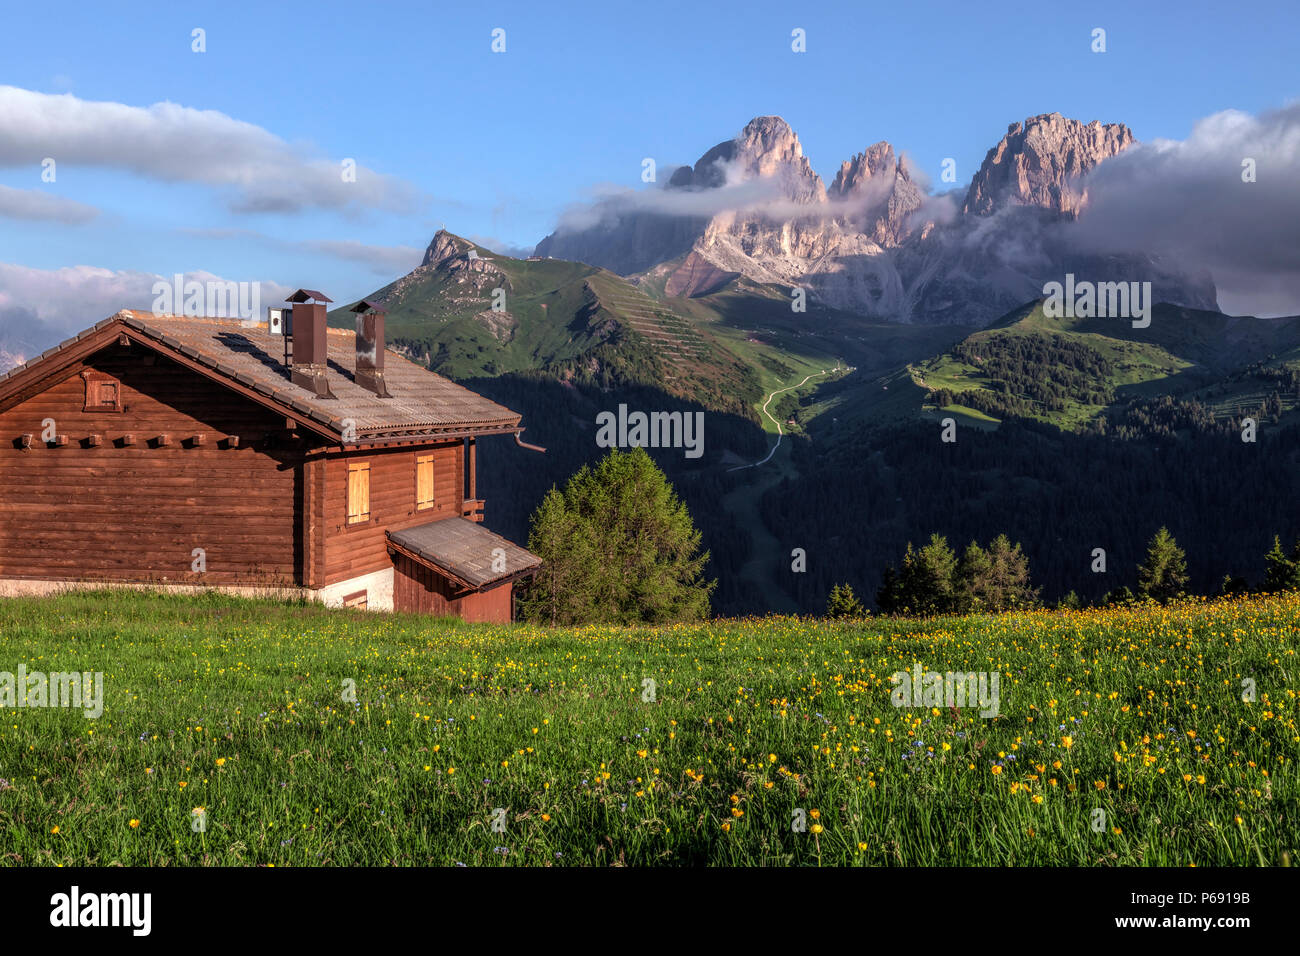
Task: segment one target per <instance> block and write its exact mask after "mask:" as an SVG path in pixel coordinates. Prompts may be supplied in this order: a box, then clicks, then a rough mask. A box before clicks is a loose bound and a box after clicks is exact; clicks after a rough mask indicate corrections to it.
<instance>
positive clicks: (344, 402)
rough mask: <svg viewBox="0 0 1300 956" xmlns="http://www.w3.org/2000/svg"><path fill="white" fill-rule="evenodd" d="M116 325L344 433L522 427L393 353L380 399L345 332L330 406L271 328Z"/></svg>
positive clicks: (176, 321)
mask: <svg viewBox="0 0 1300 956" xmlns="http://www.w3.org/2000/svg"><path fill="white" fill-rule="evenodd" d="M113 318H114V319H120V320H121V321H122V322H124V323H125V324H126V325H127V326H129V327H130V328H132V329H135V330H136V331H138V332H142V333H143V334H145V335H147V336H149V337H150V338H152V339H156V340H157V341H159V342H161V343H163V344H164V345H166V346H168V347H169V348H173V349H175V350H177V351H179V352H180V353H181V354H183V355H186V356H188V357H190V358H192V359H194V360H195V361H197V362H200V363H201V364H203V365H206V366H208V367H210V368H212V369H213V370H214V371H216V372H219V373H220V374H221V375H223V376H226V377H228V378H231V379H233V380H234V381H237V382H239V383H240V384H242V385H245V386H247V387H250V388H253V389H256V390H257V391H258V392H259V393H261V394H263V395H266V396H267V397H268V398H270V399H272V400H273V401H276V402H278V403H280V404H282V405H285V406H286V407H289V408H293V409H295V410H297V411H299V412H300V413H302V414H305V415H309V416H310V417H311V418H313V419H315V420H316V421H319V422H322V423H324V424H328V425H331V426H332V427H334V428H336V429H340V428H341V427H342V422H343V420H344V419H351V420H352V422H353V425H354V428H355V429H356V432H357V434H358V435H364V434H390V433H391V434H397V433H408V432H410V433H420V432H421V431H422V430H427V429H436V428H446V427H450V426H458V427H465V428H474V427H499V426H512V425H517V424H518V423H519V419H520V416H519V414H518V413H516V412H512V411H511V410H510V409H508V408H506V407H505V406H504V405H498V404H497V403H496V402H494V401H491V400H490V399H487V398H484V397H483V396H482V395H479V394H478V393H477V392H472V391H470V390H469V389H467V388H464V387H463V386H460V385H457V384H456V383H455V382H452V381H450V380H449V379H446V378H443V377H442V376H441V375H438V374H436V373H434V372H430V371H429V370H428V369H425V368H421V367H420V366H419V365H416V364H415V363H414V362H410V361H408V360H407V359H405V358H403V357H402V356H400V355H398V354H397V353H396V352H393V351H392V350H387V351H386V352H385V356H384V378H385V380H386V382H387V384H388V391H389V393H390V395H391V397H390V398H380V397H379V396H378V395H376V394H375V393H374V392H372V391H370V390H369V389H366V388H363V387H362V386H360V385H358V384H356V382H355V381H354V376H355V373H356V362H357V354H356V333H354V332H352V331H349V330H346V329H330V330H329V333H328V335H327V336H326V339H327V343H328V356H327V357H328V362H329V371H328V373H327V374H328V377H329V385H330V390H331V391H332V392H333V393H334V396H335V398H334V399H333V400H331V399H322V398H318V397H317V396H316V395H315V394H314V393H313V392H312V391H310V390H309V389H306V388H303V387H302V386H300V385H294V384H293V383H292V382H291V381H290V379H289V369H288V366H286V365H285V364H284V338H283V337H282V336H279V335H272V334H271V333H270V331H269V330H268V329H267V327H266V326H265V325H253V324H247V323H243V322H240V321H239V320H237V319H202V318H187V317H183V316H174V315H166V316H160V315H154V314H153V313H150V312H132V311H129V310H128V311H123V312H119V313H118V314H117V315H115V316H113ZM103 324H104V323H100V325H97V326H96V328H99V327H100V326H102V325H103ZM72 341H75V340H72ZM64 344H65V345H66V344H67V343H64ZM59 347H60V348H62V346H59ZM29 364H30V363H29ZM15 371H16V370H15Z"/></svg>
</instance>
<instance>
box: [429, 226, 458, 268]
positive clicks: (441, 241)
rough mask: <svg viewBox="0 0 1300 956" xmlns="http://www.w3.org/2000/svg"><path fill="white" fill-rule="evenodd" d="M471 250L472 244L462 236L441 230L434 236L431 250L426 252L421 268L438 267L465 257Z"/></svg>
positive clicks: (430, 246) (430, 245)
mask: <svg viewBox="0 0 1300 956" xmlns="http://www.w3.org/2000/svg"><path fill="white" fill-rule="evenodd" d="M469 249H470V244H469V243H468V242H466V241H465V240H464V239H462V238H460V236H456V235H453V234H452V233H450V232H448V231H447V230H446V229H439V230H438V231H437V232H435V233H434V234H433V240H432V241H431V242H430V243H429V248H427V249H425V250H424V259H423V261H422V262H421V263H420V265H421V266H436V265H439V264H441V263H443V262H446V261H447V260H448V259H454V258H456V257H457V256H463V255H464V254H465V253H466V252H468V251H469Z"/></svg>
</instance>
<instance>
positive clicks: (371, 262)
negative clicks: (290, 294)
mask: <svg viewBox="0 0 1300 956" xmlns="http://www.w3.org/2000/svg"><path fill="white" fill-rule="evenodd" d="M289 245H292V246H294V247H296V248H300V249H305V250H307V251H309V252H317V253H320V254H321V255H326V256H332V257H333V258H335V259H342V260H343V261H344V262H353V263H361V264H363V265H365V266H368V267H369V269H370V271H371V272H372V273H374V274H375V275H380V276H404V275H406V274H407V273H408V272H410V271H411V270H412V269H414V268H415V267H416V266H418V265H419V264H420V260H421V259H423V258H424V250H423V249H417V248H415V247H414V246H370V245H366V244H365V243H364V242H359V241H357V240H356V239H308V240H303V241H301V242H291V243H289Z"/></svg>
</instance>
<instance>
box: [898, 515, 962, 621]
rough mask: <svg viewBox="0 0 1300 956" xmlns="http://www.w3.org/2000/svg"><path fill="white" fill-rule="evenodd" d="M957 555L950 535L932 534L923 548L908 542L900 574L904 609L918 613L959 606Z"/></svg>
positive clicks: (942, 610)
mask: <svg viewBox="0 0 1300 956" xmlns="http://www.w3.org/2000/svg"><path fill="white" fill-rule="evenodd" d="M956 572H957V555H956V554H954V553H953V550H952V548H950V547H948V539H947V538H945V537H944V536H943V535H940V534H932V535H930V541H929V543H928V544H926V545H925V546H924V547H922V548H920V549H914V548H913V547H912V544H911V542H908V545H907V551H906V553H905V554H904V555H903V569H902V572H901V574H900V578H901V591H902V601H903V607H904V609H905V610H910V611H912V612H914V613H916V614H948V613H951V612H952V611H953V610H954V609H955V608H956V606H957V603H958V602H957V590H956V584H957V581H956V577H957V574H956Z"/></svg>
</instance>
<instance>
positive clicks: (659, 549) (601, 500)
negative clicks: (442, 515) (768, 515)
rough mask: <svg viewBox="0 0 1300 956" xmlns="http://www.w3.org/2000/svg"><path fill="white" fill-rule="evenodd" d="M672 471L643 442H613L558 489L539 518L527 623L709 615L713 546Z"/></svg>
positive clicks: (525, 606)
mask: <svg viewBox="0 0 1300 956" xmlns="http://www.w3.org/2000/svg"><path fill="white" fill-rule="evenodd" d="M699 546H700V532H699V531H697V530H696V529H695V526H694V524H693V523H692V521H691V517H690V515H689V514H688V513H687V511H686V506H685V505H684V504H683V503H682V502H681V500H680V499H679V498H678V497H677V495H676V494H675V493H674V492H673V489H672V486H671V485H670V484H669V482H668V479H667V478H666V477H665V476H664V473H663V472H662V471H660V470H659V468H658V467H657V466H656V465H655V463H654V461H653V460H651V458H650V456H649V455H648V454H647V453H646V451H645V449H643V448H634V449H632V451H630V452H621V451H619V450H618V449H613V450H611V451H610V453H609V454H608V455H606V456H605V457H604V458H603V459H601V460H600V461H599V462H598V463H597V464H596V465H595V466H594V467H591V466H588V465H583V466H582V468H580V469H579V470H578V471H577V472H576V473H575V474H574V475H573V476H572V477H571V478H570V479H569V481H568V483H567V484H566V485H565V487H564V489H563V490H557V489H555V488H552V489H551V491H550V492H549V493H548V494H547V495H546V497H545V498H544V499H543V501H542V504H541V506H540V507H539V508H538V509H537V511H536V513H535V514H534V515H533V524H532V530H531V532H530V533H529V536H528V547H529V550H531V551H532V552H534V553H535V554H537V555H538V556H539V557H540V558H541V559H542V562H543V563H542V567H541V568H540V569H539V571H538V573H537V574H536V575H535V576H534V578H533V581H532V583H531V584H530V586H529V587H528V588H527V589H526V591H525V592H524V594H523V596H522V597H521V599H520V612H521V615H522V616H523V617H524V618H525V619H526V620H532V621H541V622H545V623H548V624H587V623H610V624H634V623H665V622H671V621H686V620H700V619H702V618H707V617H708V615H709V595H710V594H711V593H712V591H713V589H714V587H715V586H716V584H717V582H716V581H709V582H704V581H702V580H701V575H702V572H703V569H704V565H705V564H706V563H707V562H708V559H709V555H708V552H707V551H706V552H704V553H702V554H701V553H698V552H699Z"/></svg>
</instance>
